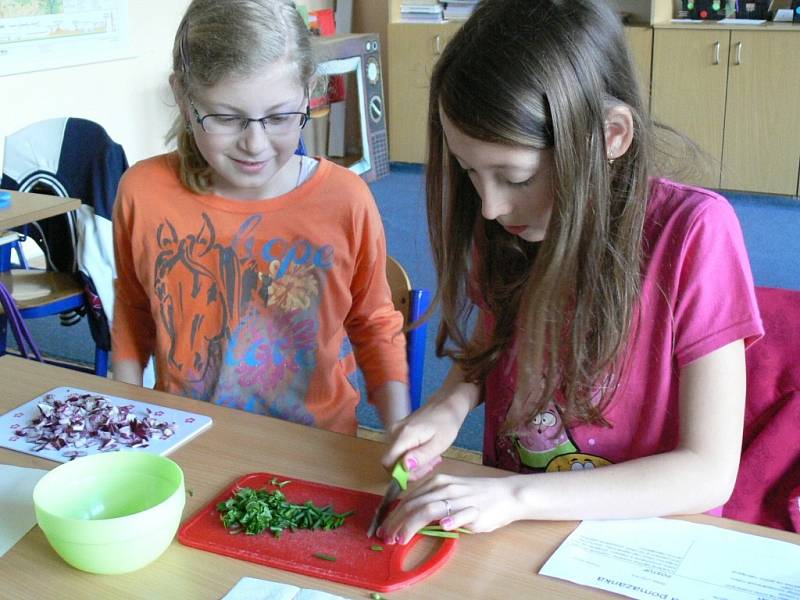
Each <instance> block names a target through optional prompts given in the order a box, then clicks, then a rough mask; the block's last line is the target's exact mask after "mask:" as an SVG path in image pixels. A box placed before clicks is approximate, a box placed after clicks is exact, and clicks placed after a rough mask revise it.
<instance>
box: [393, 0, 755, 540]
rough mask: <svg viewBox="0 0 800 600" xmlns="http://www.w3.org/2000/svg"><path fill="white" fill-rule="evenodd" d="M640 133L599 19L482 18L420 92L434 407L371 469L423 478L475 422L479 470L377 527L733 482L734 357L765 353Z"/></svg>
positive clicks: (722, 222)
mask: <svg viewBox="0 0 800 600" xmlns="http://www.w3.org/2000/svg"><path fill="white" fill-rule="evenodd" d="M653 130H654V126H653V124H652V123H651V122H650V119H649V116H648V115H647V111H646V107H645V104H644V102H643V100H642V96H641V94H640V91H639V86H638V85H637V81H636V76H635V70H634V66H633V63H632V59H631V56H630V53H629V50H628V48H627V44H626V41H625V36H624V30H623V28H622V24H621V21H620V18H619V17H618V15H616V14H615V13H614V11H613V10H612V9H611V8H610V7H609V5H608V4H607V2H606V1H605V0H483V1H482V2H481V3H480V4H479V5H478V7H477V8H476V10H475V12H474V13H473V15H472V17H471V18H470V19H469V20H468V21H467V22H466V24H465V25H464V26H463V27H462V28H461V29H460V30H459V32H458V33H457V34H456V35H455V36H454V38H453V39H452V41H451V42H450V43H449V44H448V45H447V47H446V49H445V51H444V52H443V54H442V56H441V57H440V59H439V61H438V63H437V65H436V67H435V70H434V73H433V77H432V81H431V90H430V104H429V128H428V132H429V160H428V169H427V198H428V199H427V203H428V220H429V222H428V225H429V232H430V239H431V244H432V247H433V255H434V261H435V265H436V270H437V274H438V278H439V288H438V291H437V295H436V301H437V302H438V304H439V306H440V307H441V312H442V323H441V327H440V330H439V335H438V338H437V351H438V354H439V355H440V356H447V357H449V358H450V359H452V361H453V368H452V370H451V372H450V374H449V375H448V377H447V379H446V381H445V383H444V385H443V386H442V388H441V389H440V390H439V391H438V392H437V393H436V394H434V395H433V397H432V398H430V399H429V400H428V402H427V403H426V404H425V405H424V406H423V407H422V408H421V409H420V410H419V411H417V412H416V413H413V414H412V415H410V416H409V417H407V418H406V419H405V420H404V421H402V422H401V423H400V424H399V425H397V426H396V427H394V428H393V430H392V443H391V445H390V448H389V450H388V452H387V453H386V455H385V457H384V464H385V465H386V466H387V468H388V467H390V466H391V465H393V464H394V463H395V462H396V461H398V460H401V461H403V464H404V465H405V466H406V467H407V468H408V469H409V470H410V473H411V477H412V479H421V478H422V477H423V476H425V475H427V474H428V473H429V472H430V471H431V470H432V469H433V468H434V467H435V465H436V464H437V463H438V461H439V460H440V458H439V457H440V455H441V453H442V452H443V451H444V450H445V449H446V448H447V447H448V446H449V445H450V444H451V443H452V442H453V440H454V439H455V437H456V434H457V432H458V429H459V427H460V426H461V423H462V422H463V421H464V419H465V417H466V415H467V413H468V412H469V411H470V410H472V409H473V408H475V407H476V406H477V405H478V404H480V403H483V404H484V410H485V432H484V462H485V464H488V465H492V466H497V467H501V468H504V469H508V470H511V471H514V472H516V473H518V474H516V475H509V476H506V477H494V478H482V479H476V478H467V477H455V476H449V475H441V474H439V475H435V476H432V477H428V478H427V479H426V480H425V481H422V482H420V483H419V485H418V486H416V487H415V488H414V489H413V491H411V492H410V493H409V494H408V496H407V497H406V498H405V499H404V500H403V501H402V502H401V503H400V504H399V506H398V507H397V508H396V510H394V511H393V513H392V514H391V515H390V516H389V517H388V518H387V520H386V521H385V523H384V524H383V525H382V526H381V528H380V529H379V535H381V536H382V537H383V538H384V540H386V541H387V542H398V543H405V542H407V541H408V540H409V539H410V537H411V536H412V535H413V534H414V533H415V532H416V531H417V530H418V529H420V528H421V527H422V526H424V525H426V524H427V523H429V522H430V521H439V522H440V523H441V525H442V527H443V528H444V529H452V528H455V527H467V528H470V529H472V530H474V531H491V530H493V529H496V528H498V527H501V526H503V525H506V524H508V523H510V522H512V521H515V520H520V519H587V518H626V517H643V516H652V515H664V514H675V513H691V512H699V511H706V510H709V509H713V508H714V507H717V506H719V505H720V504H722V503H723V502H725V500H726V499H727V498H728V496H729V495H730V493H731V490H732V488H733V485H734V481H735V479H736V473H737V466H738V458H739V453H740V445H741V437H742V420H743V412H744V391H745V381H744V377H745V367H744V351H745V347H746V346H747V345H748V344H750V343H752V342H753V341H755V340H756V339H758V337H760V336H761V335H762V333H763V332H762V327H761V321H760V317H759V314H758V309H757V306H756V303H755V298H754V291H753V282H752V276H751V273H750V267H749V262H748V258H747V255H746V252H745V248H744V243H743V240H742V235H741V230H740V228H739V224H738V222H737V220H736V216H735V214H734V212H733V210H732V208H731V206H730V205H729V204H728V203H727V201H726V200H725V199H724V198H722V197H721V196H719V195H717V194H715V193H713V192H710V191H707V190H703V189H699V188H695V187H691V186H686V185H681V184H678V183H675V182H673V181H671V180H669V179H666V178H661V177H658V176H656V170H655V168H654V166H653V165H654V162H655V161H654V158H653V155H654V150H653V148H654V135H653Z"/></svg>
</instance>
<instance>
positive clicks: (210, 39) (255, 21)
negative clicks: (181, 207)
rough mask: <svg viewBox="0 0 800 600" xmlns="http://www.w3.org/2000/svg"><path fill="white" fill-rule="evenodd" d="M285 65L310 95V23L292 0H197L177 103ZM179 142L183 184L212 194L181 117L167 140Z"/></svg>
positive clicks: (178, 75)
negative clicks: (228, 80) (227, 79)
mask: <svg viewBox="0 0 800 600" xmlns="http://www.w3.org/2000/svg"><path fill="white" fill-rule="evenodd" d="M281 60H286V61H288V62H289V63H290V64H293V65H294V66H295V68H296V72H297V79H298V82H299V83H300V85H301V86H302V87H304V88H306V89H308V87H309V83H310V81H311V78H312V77H313V75H314V71H315V69H316V65H315V61H314V57H313V55H312V50H311V40H310V38H309V33H308V29H306V26H305V22H304V21H303V18H302V17H301V16H300V14H299V13H298V12H297V9H296V8H295V6H294V2H291V1H290V0H225V1H224V2H221V1H220V0H193V1H192V3H191V4H190V5H189V7H188V8H187V9H186V13H185V14H184V15H183V19H182V20H181V22H180V25H179V26H178V31H177V33H176V34H175V42H174V44H173V47H172V74H171V76H170V81H171V82H172V83H173V89H174V90H175V95H176V100H177V101H178V103H179V104H183V105H184V106H186V105H187V104H188V102H187V96H189V95H190V94H191V93H192V91H193V90H194V89H196V88H197V87H210V86H213V85H215V84H217V83H218V82H219V81H220V80H222V79H223V78H225V77H227V76H230V75H234V76H241V77H247V76H248V75H251V74H253V73H254V72H256V71H258V70H259V69H261V68H263V67H264V66H266V65H269V64H273V63H276V62H278V61H281ZM173 139H175V140H177V146H178V155H179V157H180V177H181V181H182V183H183V184H184V185H185V186H186V187H188V188H189V189H190V190H192V191H194V192H197V193H201V194H204V193H207V192H208V191H209V190H210V189H211V169H210V167H209V166H208V163H207V162H206V159H205V158H203V155H202V154H201V153H200V150H199V149H198V148H197V144H195V140H194V136H193V135H192V133H191V130H190V128H189V127H188V124H187V122H186V117H185V116H184V115H182V114H180V113H179V114H178V115H177V117H176V119H175V121H174V122H173V124H172V127H171V128H170V131H169V133H168V134H167V142H170V141H172V140H173Z"/></svg>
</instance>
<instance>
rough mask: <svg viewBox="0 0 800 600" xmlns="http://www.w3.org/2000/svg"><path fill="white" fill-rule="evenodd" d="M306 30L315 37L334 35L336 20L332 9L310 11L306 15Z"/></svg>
mask: <svg viewBox="0 0 800 600" xmlns="http://www.w3.org/2000/svg"><path fill="white" fill-rule="evenodd" d="M308 16H309V19H308V28H309V30H310V31H311V33H313V34H315V35H335V34H336V20H335V13H334V12H333V9H332V8H323V9H320V10H312V11H311V12H310V13H308Z"/></svg>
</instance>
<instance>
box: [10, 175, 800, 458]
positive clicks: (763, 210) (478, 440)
mask: <svg viewBox="0 0 800 600" xmlns="http://www.w3.org/2000/svg"><path fill="white" fill-rule="evenodd" d="M370 188H371V189H372V192H373V194H374V195H375V200H376V202H377V204H378V208H379V209H380V212H381V216H382V218H383V221H384V227H385V230H386V240H387V245H388V250H389V254H391V255H392V256H394V257H395V258H396V259H397V260H399V261H400V263H401V264H403V266H404V267H405V268H406V270H407V271H408V273H409V276H410V277H411V281H412V283H413V285H414V286H415V287H426V288H428V289H430V290H432V291H433V290H434V289H435V287H436V276H435V273H434V271H433V267H432V264H431V258H430V246H429V244H428V234H427V226H426V220H425V216H424V215H425V203H424V198H425V190H424V174H423V169H422V167H421V166H420V165H410V164H403V163H395V164H392V165H391V173H390V174H389V175H388V176H387V177H384V178H383V179H381V180H379V181H376V182H374V183H372V184H370ZM722 193H723V194H724V195H725V196H726V197H727V198H728V199H729V200H730V201H731V204H732V205H733V207H734V209H735V210H736V213H737V215H738V217H739V220H740V222H741V224H742V230H743V232H744V238H745V244H746V245H747V250H748V253H749V255H750V261H751V265H752V268H753V275H754V278H755V282H756V285H761V286H769V287H782V288H788V289H800V268H798V267H797V266H796V262H795V261H796V260H797V257H800V200H799V199H797V198H789V197H785V196H773V195H764V194H744V193H740V192H728V191H723V192H722ZM438 325H439V319H438V317H437V316H436V315H434V316H433V317H432V318H431V320H430V322H429V325H428V337H427V352H426V359H425V361H426V362H425V374H424V380H423V398H426V397H428V396H430V395H431V394H432V393H433V392H435V391H436V389H437V388H438V387H439V385H440V384H441V382H442V381H443V380H444V377H445V375H446V374H447V371H448V370H449V367H450V361H449V360H442V359H438V358H436V356H435V354H434V340H435V337H436V330H437V328H438ZM29 326H30V330H31V333H32V335H33V337H34V339H35V340H36V341H37V343H38V344H39V347H40V349H41V350H42V351H43V352H44V353H46V354H48V355H51V356H55V357H60V358H66V359H69V360H73V361H76V362H81V363H86V364H91V363H92V362H93V360H94V344H93V342H92V339H91V336H90V334H89V328H88V326H87V324H86V321H85V320H83V321H81V322H80V323H79V324H78V325H76V326H74V327H69V328H67V327H62V326H61V325H60V324H59V323H58V319H57V318H56V317H50V318H44V319H34V320H32V321H29ZM11 341H12V340H10V339H9V345H10V346H13V344H12V343H11ZM362 389H363V382H362ZM358 419H359V422H360V423H362V424H364V425H367V426H369V427H378V426H379V424H380V423H379V420H378V418H377V414H376V412H375V410H374V409H373V408H372V407H371V406H369V405H368V404H367V403H366V402H363V401H362V403H361V404H360V405H359V407H358ZM482 439H483V409H482V407H479V408H478V409H477V410H475V411H473V413H472V414H471V415H470V416H469V417H468V418H467V421H466V422H465V424H464V426H463V427H462V430H461V432H460V433H459V436H458V438H457V439H456V445H457V446H459V447H462V448H468V449H471V450H480V449H481V446H482Z"/></svg>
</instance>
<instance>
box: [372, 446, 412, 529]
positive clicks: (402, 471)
mask: <svg viewBox="0 0 800 600" xmlns="http://www.w3.org/2000/svg"><path fill="white" fill-rule="evenodd" d="M406 487H408V471H406V468H405V467H404V466H403V465H402V463H401V462H400V461H398V462H397V463H396V464H395V466H394V470H393V471H392V479H391V481H390V482H389V486H388V487H387V488H386V493H385V494H384V495H383V499H382V500H381V503H380V504H379V505H378V509H377V510H376V511H375V516H374V517H372V523H370V524H369V529H368V530H367V537H372V536H373V535H375V532H376V531H378V527H380V526H381V524H382V523H383V520H384V519H385V518H386V515H387V513H388V512H389V507H390V506H391V504H392V502H394V501H395V500H397V498H398V497H399V496H400V494H401V493H402V492H403V490H405V489H406Z"/></svg>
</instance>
